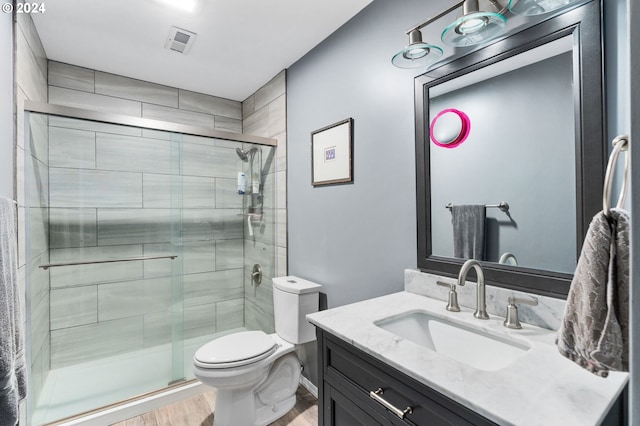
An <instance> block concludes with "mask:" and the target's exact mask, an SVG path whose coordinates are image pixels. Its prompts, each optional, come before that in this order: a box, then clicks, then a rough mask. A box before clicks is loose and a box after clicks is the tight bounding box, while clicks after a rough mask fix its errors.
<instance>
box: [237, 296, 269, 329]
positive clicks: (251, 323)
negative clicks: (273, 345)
mask: <svg viewBox="0 0 640 426" xmlns="http://www.w3.org/2000/svg"><path fill="white" fill-rule="evenodd" d="M271 305H272V306H273V303H272V304H271ZM244 308H245V310H244V322H245V327H246V328H247V329H249V330H262V331H264V332H265V333H268V334H271V333H275V323H274V320H273V313H272V312H270V311H271V310H270V309H269V307H268V306H266V307H263V306H259V305H256V304H255V303H253V302H250V301H246V302H245V305H244ZM265 308H266V309H265Z"/></svg>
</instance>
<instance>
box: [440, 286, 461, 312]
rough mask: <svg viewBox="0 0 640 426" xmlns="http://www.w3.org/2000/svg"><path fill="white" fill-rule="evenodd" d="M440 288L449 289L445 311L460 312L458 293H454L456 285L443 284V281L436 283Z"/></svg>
mask: <svg viewBox="0 0 640 426" xmlns="http://www.w3.org/2000/svg"><path fill="white" fill-rule="evenodd" d="M436 284H438V285H439V286H440V287H449V300H448V302H447V311H451V312H460V305H458V293H456V285H455V284H454V283H445V282H443V281H436Z"/></svg>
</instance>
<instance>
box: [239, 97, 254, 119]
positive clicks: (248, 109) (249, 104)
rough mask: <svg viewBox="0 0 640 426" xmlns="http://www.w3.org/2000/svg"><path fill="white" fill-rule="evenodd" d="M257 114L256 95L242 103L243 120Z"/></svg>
mask: <svg viewBox="0 0 640 426" xmlns="http://www.w3.org/2000/svg"><path fill="white" fill-rule="evenodd" d="M254 112H256V96H255V93H254V94H253V95H251V96H249V97H248V98H247V99H245V100H244V101H243V102H242V119H243V120H246V119H247V117H249V116H250V115H251V114H253V113H254Z"/></svg>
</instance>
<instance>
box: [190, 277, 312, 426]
mask: <svg viewBox="0 0 640 426" xmlns="http://www.w3.org/2000/svg"><path fill="white" fill-rule="evenodd" d="M320 288H321V286H320V285H319V284H316V283H312V282H310V281H307V280H303V279H301V278H297V277H293V276H288V277H278V278H274V279H273V311H274V317H275V326H276V334H266V333H264V332H262V331H242V332H238V333H233V334H229V335H226V336H223V337H220V338H218V339H215V340H212V341H211V342H209V343H207V344H205V345H204V346H202V347H201V348H200V349H198V350H197V351H196V354H195V355H194V357H193V364H194V366H193V371H194V374H195V376H196V378H198V380H200V381H201V382H202V383H204V384H205V385H207V386H211V387H214V388H217V396H216V409H215V415H214V426H254V425H256V426H257V425H267V424H269V423H271V422H274V421H275V420H277V419H279V418H280V417H282V416H284V415H285V414H286V413H287V412H288V411H289V410H291V409H292V408H293V406H294V405H295V404H296V389H297V388H298V381H299V380H300V371H301V366H300V361H299V360H298V357H297V356H296V354H295V352H294V345H295V344H300V343H306V342H310V341H312V340H315V328H314V327H313V326H312V325H311V324H309V323H308V322H307V320H306V319H305V316H306V315H307V314H310V313H312V312H316V311H317V310H318V299H319V292H320Z"/></svg>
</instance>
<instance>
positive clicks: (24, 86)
mask: <svg viewBox="0 0 640 426" xmlns="http://www.w3.org/2000/svg"><path fill="white" fill-rule="evenodd" d="M14 18H15V19H16V21H15V23H14V27H15V43H16V70H15V73H16V74H15V75H16V78H15V81H16V86H17V87H16V176H17V179H16V186H17V188H16V194H17V201H18V239H19V240H18V249H19V252H18V280H19V286H20V288H21V292H20V293H21V294H22V296H23V298H22V299H23V300H22V306H23V308H24V309H23V315H22V318H23V320H24V321H27V320H28V321H29V322H30V327H29V328H27V327H26V324H25V327H24V330H28V333H30V334H28V335H27V338H28V339H29V340H30V343H29V345H28V349H29V351H30V354H28V355H30V356H29V358H30V360H31V365H30V368H31V370H30V373H31V374H30V377H29V379H30V381H29V398H30V399H31V400H32V401H35V400H37V398H38V396H39V395H40V392H41V390H42V386H43V383H44V380H45V379H46V377H47V374H48V372H49V340H50V334H49V298H50V293H49V274H48V273H47V272H45V271H43V270H42V269H39V268H37V265H40V264H42V263H47V262H48V261H49V250H48V232H49V225H48V218H49V214H48V210H47V206H48V199H47V197H48V193H49V177H48V170H47V169H48V167H47V165H48V152H47V143H46V136H47V129H46V127H47V122H46V121H45V120H42V119H36V120H33V132H32V137H31V138H29V139H28V140H25V134H24V112H23V105H24V101H25V100H27V99H29V100H33V101H40V102H46V101H47V58H46V55H45V52H44V49H43V47H42V43H41V41H40V37H39V36H38V33H37V31H36V29H35V26H34V25H33V21H32V20H31V17H30V16H29V15H28V14H14ZM25 158H26V159H27V160H28V161H27V164H28V167H27V168H26V169H25ZM25 185H29V188H28V189H29V193H30V194H37V195H36V196H33V197H30V199H29V200H26V199H25V197H24V195H25ZM27 205H28V206H29V209H28V212H27V209H26V208H25V206H27ZM27 213H28V214H27ZM27 217H28V218H29V224H28V226H29V229H30V235H31V238H30V241H29V250H28V251H27V244H26V241H25V235H26V229H27V221H26V218H27ZM27 265H29V266H30V269H31V270H34V273H33V274H31V277H30V288H31V291H30V300H29V304H26V283H25V281H26V270H27ZM27 308H28V310H27ZM26 411H27V410H26V409H25V407H24V404H23V405H22V406H21V409H20V414H21V417H22V420H21V424H22V423H23V422H25V416H26Z"/></svg>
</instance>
